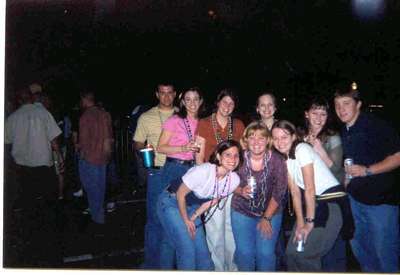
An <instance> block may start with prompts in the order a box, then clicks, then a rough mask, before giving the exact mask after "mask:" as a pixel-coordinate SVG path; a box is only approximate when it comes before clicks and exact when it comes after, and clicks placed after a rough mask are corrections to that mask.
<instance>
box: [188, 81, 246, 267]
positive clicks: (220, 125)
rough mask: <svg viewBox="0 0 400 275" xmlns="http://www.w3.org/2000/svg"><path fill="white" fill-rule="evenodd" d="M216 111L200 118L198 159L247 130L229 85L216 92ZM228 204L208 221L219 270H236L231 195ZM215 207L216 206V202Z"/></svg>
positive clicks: (215, 261) (210, 241)
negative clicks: (234, 114)
mask: <svg viewBox="0 0 400 275" xmlns="http://www.w3.org/2000/svg"><path fill="white" fill-rule="evenodd" d="M215 105H216V108H215V111H214V112H213V113H212V114H211V116H209V117H206V118H204V119H200V121H199V126H198V128H197V129H198V130H197V135H198V136H199V138H198V140H199V143H200V145H201V146H200V152H199V153H198V154H197V155H196V163H197V164H201V163H203V162H205V161H208V160H209V158H210V156H211V154H212V152H213V151H214V150H215V146H216V145H217V144H219V143H221V142H222V141H224V140H236V141H239V140H240V138H241V137H242V134H243V131H244V125H243V122H242V121H241V120H239V119H236V118H233V117H232V113H233V110H234V109H235V106H236V105H237V97H236V95H235V93H234V92H233V91H232V90H230V89H223V90H222V91H221V92H220V93H219V94H218V96H217V100H216V103H215ZM224 200H226V202H224V204H225V207H224V208H222V209H216V210H215V213H214V215H213V216H212V217H211V219H210V220H209V221H208V222H207V224H206V232H207V243H208V248H209V249H210V251H211V257H212V259H213V262H214V265H215V270H216V271H235V270H237V267H236V265H235V263H234V261H233V257H234V252H235V242H234V239H233V233H232V227H231V200H232V195H231V196H228V197H227V198H224ZM214 207H215V208H216V207H217V206H214Z"/></svg>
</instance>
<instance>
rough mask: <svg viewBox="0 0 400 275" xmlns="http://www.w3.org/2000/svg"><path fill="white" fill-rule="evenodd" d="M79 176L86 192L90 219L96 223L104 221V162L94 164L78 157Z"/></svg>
mask: <svg viewBox="0 0 400 275" xmlns="http://www.w3.org/2000/svg"><path fill="white" fill-rule="evenodd" d="M79 177H80V180H81V183H82V186H83V188H84V189H85V191H86V194H87V198H88V203H89V209H90V215H91V217H92V220H93V221H94V222H96V223H104V196H105V191H106V164H104V165H94V164H91V163H89V162H87V161H86V160H84V159H80V160H79Z"/></svg>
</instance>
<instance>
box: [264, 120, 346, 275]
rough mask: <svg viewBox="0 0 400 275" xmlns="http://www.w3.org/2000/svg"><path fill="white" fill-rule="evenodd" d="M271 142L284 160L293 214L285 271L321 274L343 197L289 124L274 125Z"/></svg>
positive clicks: (339, 220) (340, 220) (338, 227)
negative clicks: (322, 262) (294, 214)
mask: <svg viewBox="0 0 400 275" xmlns="http://www.w3.org/2000/svg"><path fill="white" fill-rule="evenodd" d="M272 139H273V144H274V146H275V148H276V149H277V150H278V151H279V152H280V153H282V154H283V155H284V156H285V157H286V158H287V160H286V164H287V168H288V178H289V190H290V193H291V195H292V200H293V208H294V211H295V213H296V224H295V225H294V228H293V231H292V234H291V236H290V239H289V242H288V245H287V248H286V255H287V265H288V271H321V270H322V269H321V258H322V257H323V256H324V255H325V254H327V253H328V252H329V250H330V249H331V248H332V246H333V244H334V242H335V240H336V238H337V236H338V234H339V231H340V230H341V227H342V223H343V218H342V214H341V209H340V207H339V204H340V201H341V198H344V197H345V196H346V193H344V192H342V191H343V189H342V186H341V185H340V184H339V182H338V181H337V179H336V178H335V177H334V176H333V174H332V172H331V171H330V170H329V168H328V167H327V165H326V164H325V163H324V161H323V160H322V159H321V157H320V156H319V155H318V154H317V153H316V152H315V151H314V150H313V148H312V147H311V146H310V145H309V144H307V143H304V142H301V141H300V140H299V139H298V137H297V134H296V129H295V126H294V125H293V124H292V123H290V122H288V121H285V120H281V121H277V122H275V123H274V125H273V126H272ZM303 244H304V246H303Z"/></svg>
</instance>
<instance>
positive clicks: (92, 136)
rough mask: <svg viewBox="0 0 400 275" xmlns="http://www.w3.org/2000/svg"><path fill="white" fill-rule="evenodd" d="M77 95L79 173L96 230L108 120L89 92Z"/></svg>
mask: <svg viewBox="0 0 400 275" xmlns="http://www.w3.org/2000/svg"><path fill="white" fill-rule="evenodd" d="M80 97H81V101H80V104H81V108H82V110H83V113H82V115H81V117H80V120H79V145H78V148H79V154H80V159H79V176H80V180H81V183H82V187H83V188H84V190H85V192H86V194H87V198H88V204H89V210H90V215H91V220H92V222H93V223H92V225H93V227H94V228H93V230H94V231H97V230H101V229H102V225H103V224H104V223H105V214H104V198H105V189H106V167H107V164H108V162H109V161H110V158H111V154H112V147H113V143H114V139H113V132H112V125H111V123H112V121H111V116H110V114H109V113H108V112H106V111H104V110H103V109H102V108H100V107H98V106H96V104H95V102H96V99H95V94H94V93H93V92H91V91H84V92H82V93H81V95H80Z"/></svg>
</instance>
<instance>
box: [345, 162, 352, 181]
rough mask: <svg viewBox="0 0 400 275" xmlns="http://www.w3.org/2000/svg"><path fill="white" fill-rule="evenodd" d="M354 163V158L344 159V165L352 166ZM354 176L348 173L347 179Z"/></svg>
mask: <svg viewBox="0 0 400 275" xmlns="http://www.w3.org/2000/svg"><path fill="white" fill-rule="evenodd" d="M353 164H354V160H353V159H352V158H347V159H345V160H344V166H345V167H346V166H351V165H353ZM352 178H353V177H352V176H351V175H350V174H347V173H346V179H347V180H351V179H352Z"/></svg>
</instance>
